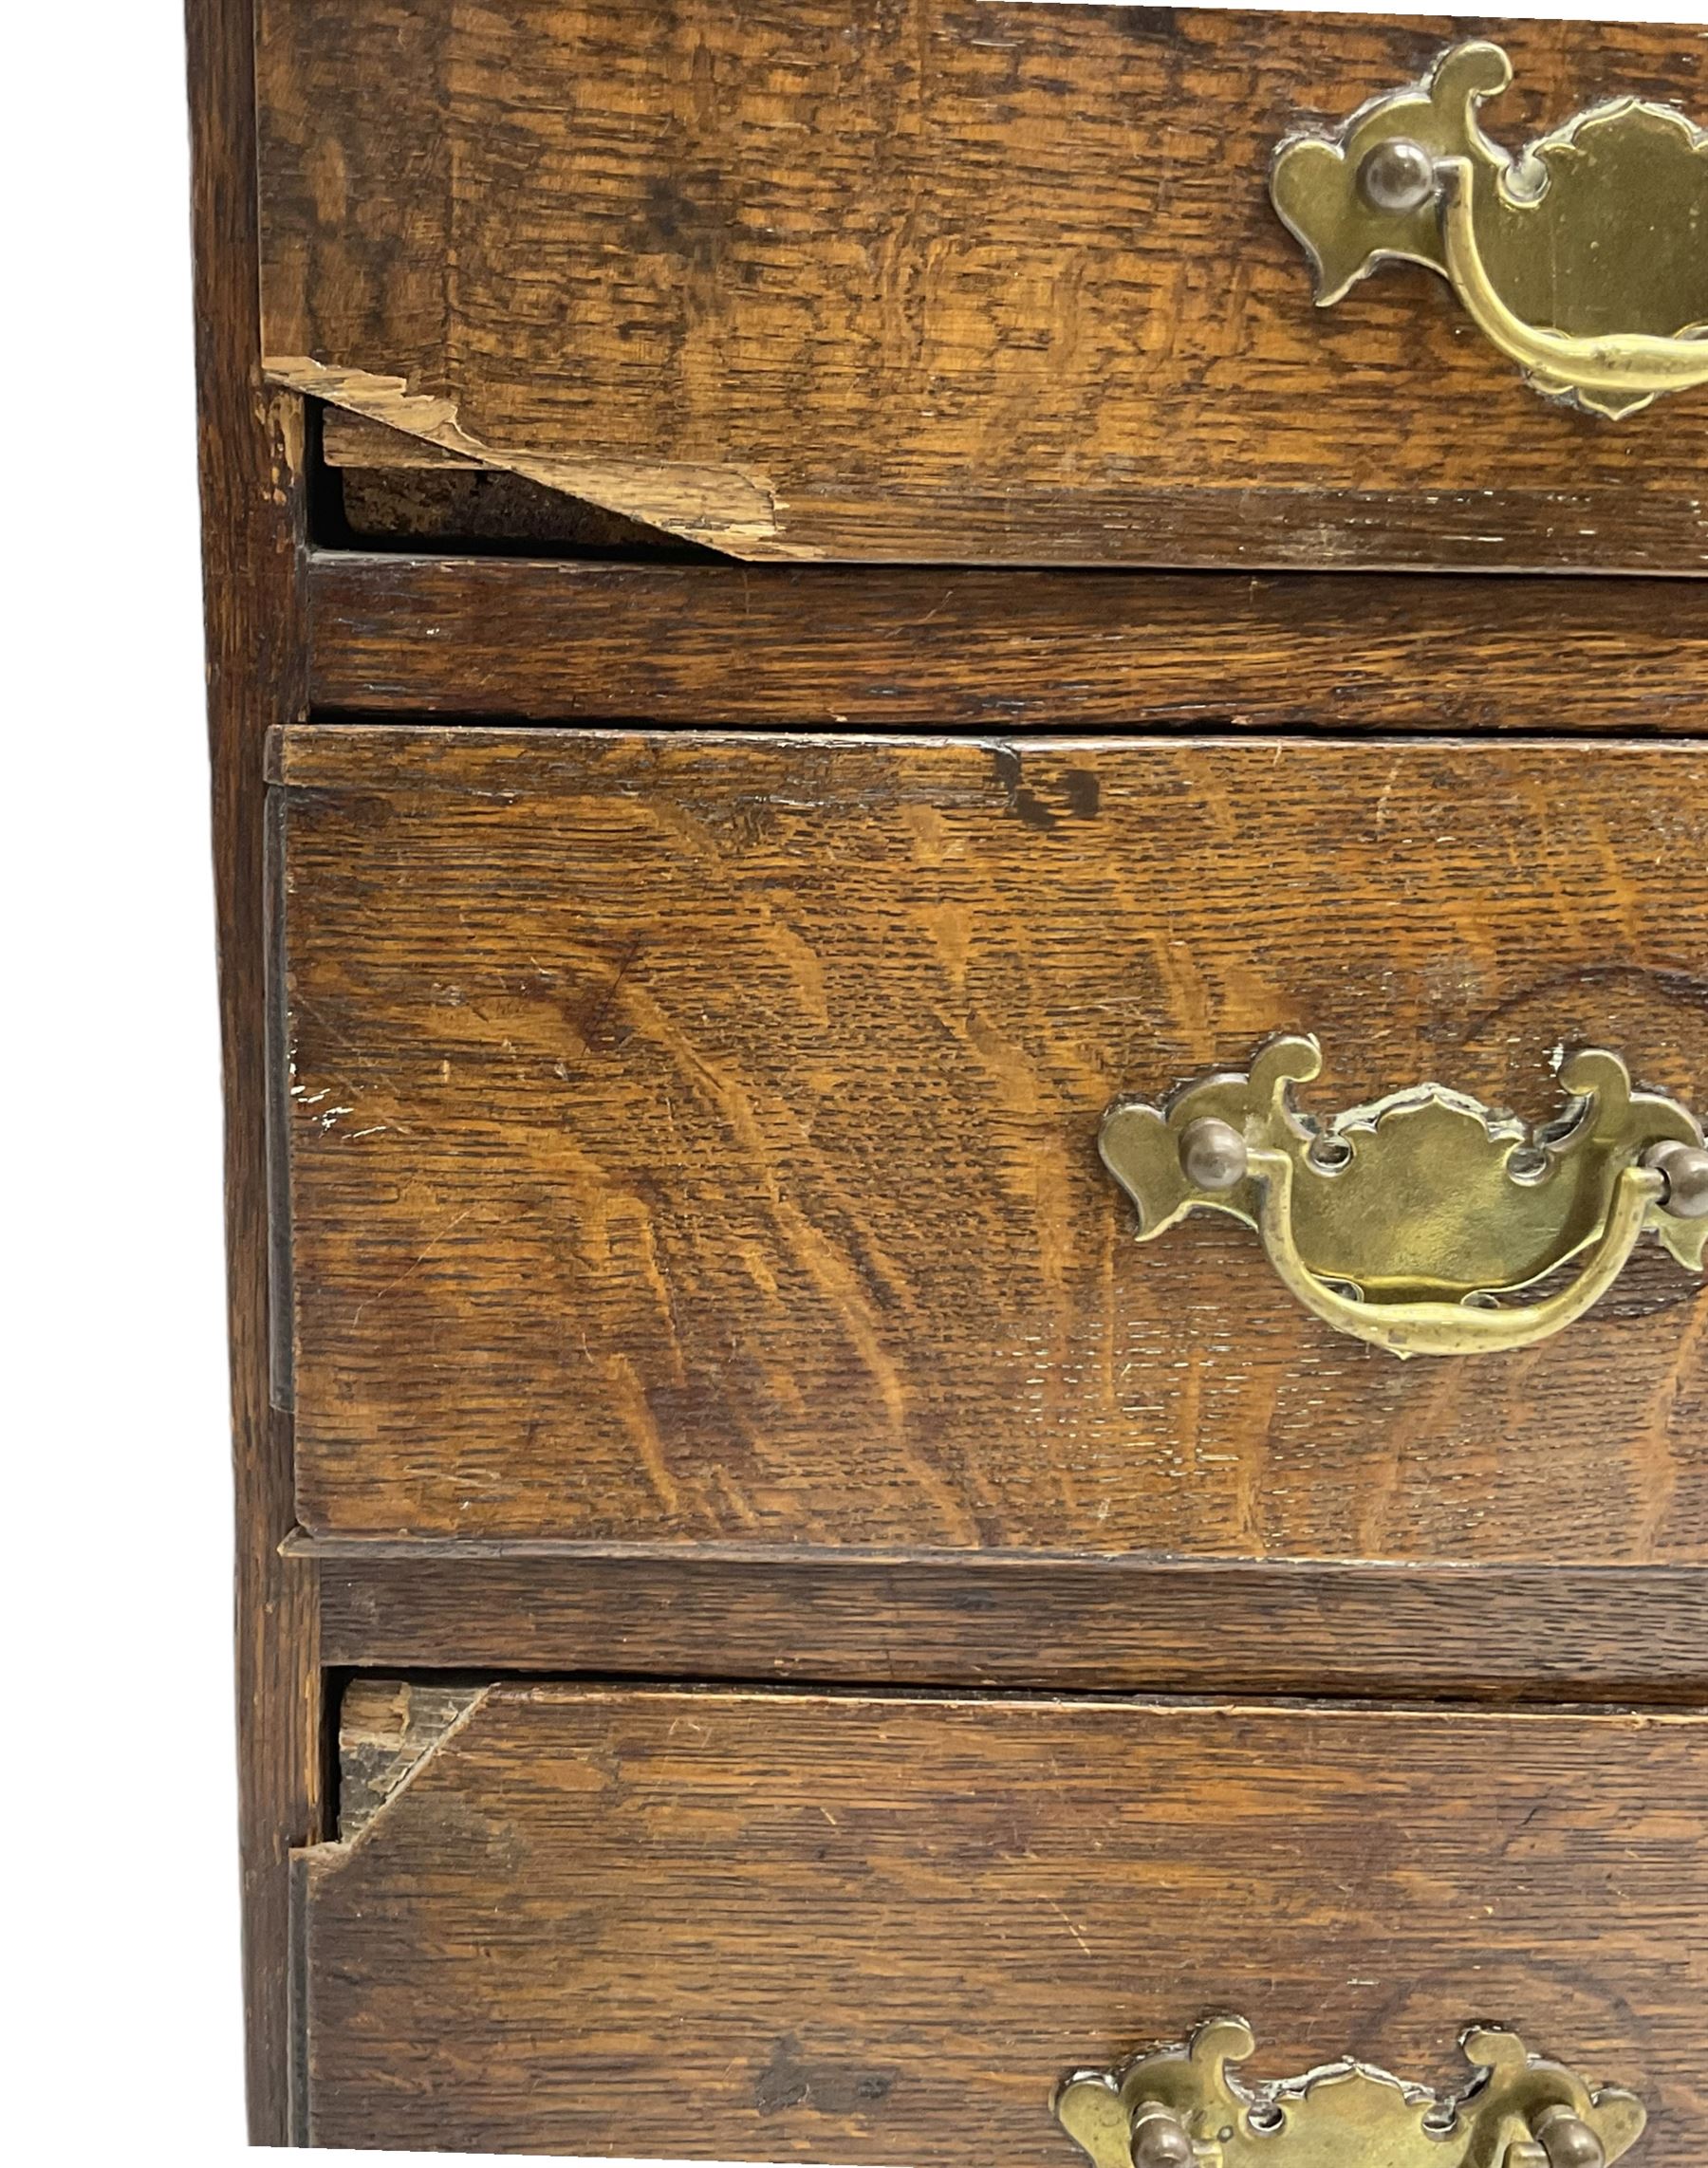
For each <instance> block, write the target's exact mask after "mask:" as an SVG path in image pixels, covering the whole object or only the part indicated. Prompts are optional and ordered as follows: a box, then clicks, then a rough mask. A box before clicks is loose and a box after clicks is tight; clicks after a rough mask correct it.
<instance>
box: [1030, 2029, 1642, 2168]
mask: <svg viewBox="0 0 1708 2168" xmlns="http://www.w3.org/2000/svg"><path fill="white" fill-rule="evenodd" d="M1460 2046H1461V2047H1462V2048H1463V2049H1464V2052H1465V2056H1466V2058H1467V2060H1468V2061H1469V2062H1471V2063H1472V2064H1474V2065H1475V2066H1476V2073H1477V2074H1476V2078H1474V2079H1473V2081H1472V2083H1471V2085H1469V2086H1468V2087H1467V2089H1466V2090H1465V2091H1464V2092H1463V2093H1461V2094H1458V2095H1443V2094H1438V2093H1433V2092H1430V2091H1429V2090H1427V2089H1426V2088H1425V2087H1423V2086H1421V2085H1403V2084H1402V2083H1401V2081H1400V2080H1399V2079H1398V2078H1391V2077H1389V2076H1388V2074H1387V2073H1386V2071H1385V2070H1377V2069H1372V2068H1371V2067H1369V2066H1367V2065H1365V2064H1363V2063H1354V2062H1350V2061H1348V2062H1344V2063H1334V2064H1330V2065H1329V2066H1327V2068H1326V2069H1320V2070H1313V2071H1312V2072H1311V2073H1310V2075H1309V2077H1305V2078H1291V2079H1288V2080H1286V2081H1285V2082H1283V2083H1280V2084H1268V2085H1246V2084H1242V2083H1241V2082H1240V2080H1238V2079H1237V2078H1235V2077H1234V2076H1233V2075H1232V2074H1231V2073H1230V2071H1229V2069H1228V2065H1229V2064H1230V2063H1242V2062H1244V2060H1245V2059H1246V2057H1247V2056H1248V2055H1250V2054H1252V2053H1253V2049H1254V2047H1255V2042H1254V2040H1253V2033H1252V2029H1251V2027H1250V2026H1249V2025H1247V2024H1246V2022H1245V2020H1244V2019H1243V2018H1238V2017H1217V2018H1212V2019H1211V2020H1210V2022H1209V2023H1208V2024H1206V2025H1201V2026H1199V2028H1198V2029H1197V2032H1196V2033H1194V2035H1193V2036H1192V2039H1191V2040H1190V2042H1188V2043H1187V2045H1186V2046H1185V2047H1179V2048H1159V2049H1158V2050H1157V2051H1156V2052H1155V2053H1153V2054H1149V2055H1142V2056H1141V2057H1139V2058H1138V2060H1137V2061H1135V2062H1133V2063H1129V2064H1128V2065H1126V2066H1125V2067H1124V2068H1123V2069H1119V2070H1110V2071H1101V2070H1081V2071H1076V2072H1075V2073H1074V2074H1073V2076H1071V2077H1069V2078H1068V2079H1066V2080H1065V2081H1064V2082H1063V2084H1062V2085H1060V2086H1059V2087H1058V2088H1057V2092H1056V2098H1055V2111H1056V2115H1057V2117H1058V2119H1059V2120H1060V2122H1061V2123H1062V2126H1063V2128H1064V2129H1065V2130H1066V2131H1067V2132H1068V2135H1069V2137H1071V2138H1072V2139H1073V2140H1074V2141H1075V2142H1076V2143H1077V2144H1078V2145H1079V2146H1081V2147H1082V2148H1083V2149H1084V2151H1085V2152H1086V2153H1087V2154H1089V2156H1090V2157H1091V2159H1092V2161H1093V2162H1094V2163H1095V2168H1372V2164H1373V2163H1375V2162H1377V2161H1380V2162H1381V2163H1382V2168H1607V2164H1608V2163H1609V2162H1611V2161H1614V2160H1617V2159H1619V2158H1620V2157H1621V2155H1623V2154H1625V2153H1628V2152H1629V2151H1630V2149H1631V2147H1632V2146H1633V2145H1635V2144H1636V2142H1637V2140H1638V2139H1639V2138H1641V2137H1642V2135H1643V2124H1644V2122H1646V2121H1647V2116H1646V2113H1645V2111H1644V2109H1643V2103H1642V2102H1641V2101H1640V2100H1639V2099H1638V2098H1637V2096H1636V2094H1635V2093H1627V2092H1624V2091H1622V2090H1621V2089H1620V2088H1619V2087H1617V2086H1609V2087H1607V2088H1606V2090H1605V2091H1603V2092H1599V2093H1592V2092H1591V2091H1590V2090H1589V2089H1588V2087H1587V2085H1584V2084H1583V2082H1582V2080H1581V2079H1578V2078H1575V2077H1574V2076H1573V2075H1572V2074H1571V2072H1570V2071H1569V2070H1568V2069H1567V2068H1566V2067H1565V2066H1564V2065H1562V2064H1559V2063H1549V2062H1545V2061H1544V2060H1543V2059H1542V2058H1541V2057H1540V2056H1535V2055H1531V2054H1529V2053H1528V2052H1527V2051H1526V2048H1525V2046H1524V2043H1523V2041H1522V2040H1520V2039H1519V2037H1518V2035H1517V2034H1516V2033H1515V2032H1508V2031H1505V2030H1503V2029H1501V2028H1499V2027H1496V2026H1474V2027H1473V2028H1472V2029H1471V2030H1470V2031H1468V2032H1467V2033H1465V2034H1464V2035H1463V2038H1462V2039H1461V2041H1460Z"/></svg>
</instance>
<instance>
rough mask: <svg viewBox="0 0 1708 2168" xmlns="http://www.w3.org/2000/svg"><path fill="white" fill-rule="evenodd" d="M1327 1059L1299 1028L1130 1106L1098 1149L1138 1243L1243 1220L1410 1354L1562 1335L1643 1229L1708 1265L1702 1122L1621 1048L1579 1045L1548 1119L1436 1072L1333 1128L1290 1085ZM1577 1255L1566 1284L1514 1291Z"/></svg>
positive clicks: (1392, 1345) (1291, 1270)
mask: <svg viewBox="0 0 1708 2168" xmlns="http://www.w3.org/2000/svg"><path fill="white" fill-rule="evenodd" d="M1322 1065H1323V1057H1322V1050H1321V1048H1320V1047H1318V1045H1317V1042H1316V1041H1315V1039H1313V1038H1309V1037H1293V1036H1285V1035H1284V1036H1281V1037H1278V1038H1273V1039H1271V1040H1270V1041H1269V1042H1268V1043H1267V1044H1266V1045H1265V1046H1263V1047H1260V1048H1259V1049H1258V1051H1257V1054H1256V1055H1255V1057H1254V1058H1253V1062H1252V1065H1251V1069H1250V1071H1249V1072H1248V1073H1246V1074H1243V1075H1242V1074H1238V1073H1220V1074H1216V1075H1214V1076H1208V1077H1203V1078H1200V1079H1199V1080H1198V1081H1197V1082H1196V1083H1194V1084H1185V1085H1182V1086H1181V1087H1180V1088H1179V1090H1177V1091H1175V1092H1173V1093H1172V1094H1171V1095H1170V1096H1169V1098H1168V1100H1167V1102H1166V1103H1165V1104H1163V1105H1162V1106H1160V1107H1157V1106H1150V1105H1147V1104H1145V1103H1143V1102H1142V1101H1140V1100H1132V1099H1123V1100H1117V1101H1116V1102H1115V1103H1114V1105H1113V1106H1111V1107H1110V1108H1109V1110H1108V1112H1107V1113H1106V1114H1105V1117H1104V1120H1103V1128H1102V1131H1101V1134H1100V1136H1099V1140H1098V1143H1099V1149H1100V1150H1101V1152H1102V1154H1103V1158H1104V1164H1105V1166H1106V1167H1107V1168H1108V1170H1109V1172H1110V1173H1111V1174H1112V1175H1113V1176H1114V1177H1115V1179H1116V1180H1117V1181H1118V1182H1119V1183H1120V1184H1121V1186H1122V1188H1123V1190H1125V1192H1126V1193H1127V1195H1129V1196H1130V1197H1131V1198H1132V1200H1133V1202H1134V1203H1135V1204H1136V1205H1137V1206H1138V1208H1139V1214H1140V1226H1139V1238H1140V1240H1141V1241H1150V1240H1151V1239H1152V1238H1153V1237H1155V1236H1156V1235H1159V1234H1160V1233H1162V1232H1164V1230H1166V1229H1167V1228H1170V1227H1172V1226H1173V1225H1174V1224H1175V1222H1176V1221H1177V1220H1178V1219H1181V1218H1183V1217H1184V1216H1185V1214H1188V1213H1190V1212H1196V1211H1199V1210H1208V1211H1214V1212H1225V1213H1229V1214H1232V1215H1233V1216H1234V1217H1235V1219H1239V1220H1243V1221H1244V1222H1245V1224H1246V1225H1247V1226H1248V1227H1253V1228H1255V1229H1256V1230H1257V1232H1258V1233H1259V1234H1261V1236H1262V1237H1263V1245H1264V1248H1265V1250H1266V1251H1268V1253H1269V1259H1270V1262H1271V1264H1272V1266H1273V1267H1274V1269H1275V1271H1276V1272H1277V1273H1278V1274H1279V1276H1280V1278H1281V1281H1282V1283H1283V1285H1284V1286H1285V1287H1287V1288H1289V1289H1290V1292H1291V1293H1292V1294H1293V1295H1295V1296H1296V1297H1297V1298H1298V1300H1299V1301H1300V1302H1301V1303H1303V1304H1304V1306H1305V1307H1306V1308H1307V1309H1309V1310H1311V1311H1313V1312H1314V1313H1315V1315H1316V1316H1318V1317H1320V1318H1322V1319H1324V1320H1325V1321H1326V1322H1327V1324H1329V1325H1333V1326H1334V1327H1335V1328H1336V1330H1337V1331H1340V1332H1346V1333H1350V1334H1352V1335H1353V1337H1354V1338H1356V1339H1359V1340H1367V1341H1369V1342H1371V1343H1373V1344H1374V1345H1376V1346H1378V1347H1385V1348H1388V1349H1389V1350H1391V1352H1392V1353H1394V1354H1396V1355H1401V1356H1407V1355H1476V1354H1491V1353H1495V1352H1497V1351H1499V1350H1502V1349H1506V1348H1513V1347H1528V1346H1530V1345H1531V1344H1532V1343H1533V1342H1535V1341H1538V1340H1545V1339H1547V1338H1548V1337H1549V1335H1550V1333H1555V1332H1558V1331H1559V1330H1560V1329H1561V1327H1562V1326H1563V1325H1569V1324H1570V1323H1571V1321H1572V1320H1573V1319H1574V1318H1578V1317H1581V1316H1582V1315H1583V1314H1584V1312H1585V1311H1586V1310H1587V1309H1588V1308H1589V1306H1591V1305H1592V1304H1593V1303H1595V1302H1597V1301H1599V1300H1600V1298H1601V1297H1602V1296H1603V1295H1604V1294H1606V1291H1607V1289H1608V1288H1610V1287H1611V1286H1612V1284H1613V1282H1614V1281H1615V1280H1616V1279H1617V1278H1618V1277H1619V1274H1620V1273H1621V1271H1622V1270H1623V1269H1624V1265H1625V1262H1626V1260H1627V1259H1628V1258H1629V1256H1630V1254H1631V1251H1632V1250H1633V1249H1634V1248H1635V1247H1636V1243H1637V1239H1638V1237H1639V1235H1641V1234H1642V1233H1643V1230H1644V1229H1645V1228H1647V1229H1652V1230H1653V1232H1654V1233H1655V1234H1656V1235H1657V1236H1658V1237H1659V1239H1660V1240H1661V1242H1662V1244H1663V1245H1664V1246H1665V1248H1666V1249H1667V1250H1669V1251H1671V1252H1672V1254H1673V1256H1674V1257H1676V1258H1677V1259H1678V1261H1679V1263H1680V1265H1682V1266H1684V1267H1685V1268H1686V1269H1687V1270H1690V1271H1695V1272H1699V1271H1700V1270H1701V1269H1702V1266H1703V1251H1704V1248H1705V1247H1708V1150H1705V1149H1704V1148H1703V1142H1702V1132H1701V1130H1700V1128H1699V1125H1698V1123H1697V1121H1695V1119H1694V1117H1693V1116H1692V1115H1690V1114H1689V1113H1688V1112H1687V1111H1686V1109H1685V1108H1684V1107H1682V1106H1680V1104H1679V1103H1678V1101H1677V1100H1673V1099H1668V1098H1666V1097H1665V1096H1664V1095H1663V1094H1662V1093H1659V1092H1641V1091H1633V1090H1632V1088H1631V1080H1630V1076H1629V1074H1628V1072H1627V1071H1626V1068H1625V1065H1624V1062H1622V1061H1621V1060H1620V1058H1619V1056H1618V1055H1617V1054H1609V1053H1606V1052H1603V1051H1601V1050H1599V1049H1595V1048H1585V1049H1583V1050H1581V1051H1579V1052H1577V1053H1575V1054H1571V1055H1569V1057H1568V1058H1567V1059H1566V1060H1565V1061H1564V1062H1563V1063H1562V1065H1561V1068H1560V1081H1561V1083H1562V1084H1564V1085H1565V1087H1566V1089H1567V1091H1568V1092H1569V1093H1570V1094H1571V1095H1572V1099H1571V1103H1570V1104H1569V1107H1568V1108H1567V1111H1566V1113H1565V1115H1564V1116H1563V1117H1562V1118H1561V1119H1560V1120H1559V1121H1553V1122H1550V1123H1548V1124H1546V1125H1544V1126H1543V1127H1542V1128H1540V1129H1536V1130H1531V1129H1528V1128H1527V1127H1526V1126H1525V1125H1524V1124H1523V1123H1522V1122H1520V1121H1515V1120H1514V1119H1513V1117H1512V1116H1511V1115H1506V1114H1495V1113H1493V1112H1491V1111H1490V1109H1489V1108H1487V1107H1485V1106H1483V1105H1481V1104H1480V1103H1478V1102H1477V1101H1476V1100H1474V1099H1469V1098H1467V1097H1466V1096H1465V1095H1464V1094H1463V1093H1460V1092H1455V1091H1447V1090H1443V1089H1442V1087H1441V1086H1440V1085H1439V1084H1420V1085H1418V1086H1416V1087H1414V1088H1413V1089H1411V1090H1408V1091H1401V1092H1396V1093H1394V1094H1393V1095H1392V1096H1391V1097H1389V1098H1387V1099H1383V1100H1378V1101H1376V1102H1375V1103H1373V1104H1371V1105H1368V1106H1355V1107H1352V1108H1350V1109H1348V1110H1347V1111H1346V1113H1343V1114H1338V1115H1335V1116H1333V1117H1332V1118H1331V1119H1329V1120H1328V1121H1322V1122H1319V1121H1314V1120H1310V1119H1308V1118H1306V1117H1305V1116H1302V1115H1300V1114H1299V1113H1298V1112H1297V1111H1296V1109H1295V1108H1294V1106H1293V1104H1292V1086H1293V1085H1294V1084H1303V1083H1306V1082H1308V1081H1309V1079H1310V1078H1312V1077H1314V1076H1315V1075H1316V1074H1317V1073H1318V1071H1319V1070H1320V1069H1321V1067H1322ZM1574 1262H1575V1263H1577V1265H1578V1270H1577V1272H1576V1275H1575V1276H1574V1278H1573V1279H1572V1280H1571V1281H1570V1283H1569V1285H1568V1286H1566V1287H1564V1288H1558V1289H1556V1290H1554V1291H1553V1292H1551V1293H1547V1294H1542V1295H1538V1296H1536V1297H1535V1299H1533V1300H1532V1301H1529V1302H1523V1301H1513V1299H1512V1298H1513V1297H1516V1296H1522V1295H1523V1294H1525V1292H1526V1291H1527V1290H1530V1289H1533V1288H1537V1287H1538V1286H1539V1284H1540V1283H1542V1282H1543V1281H1545V1280H1547V1279H1549V1278H1550V1276H1551V1275H1552V1274H1553V1273H1555V1272H1557V1271H1559V1270H1560V1269H1562V1268H1563V1267H1565V1266H1568V1265H1570V1264H1572V1263H1574Z"/></svg>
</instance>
